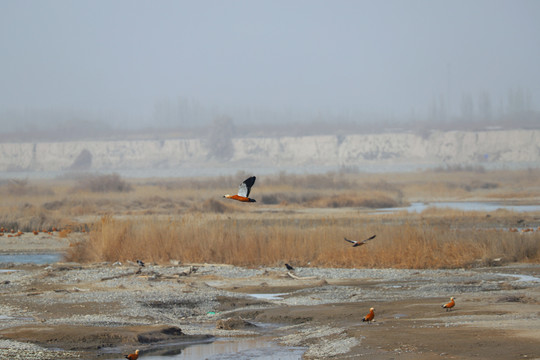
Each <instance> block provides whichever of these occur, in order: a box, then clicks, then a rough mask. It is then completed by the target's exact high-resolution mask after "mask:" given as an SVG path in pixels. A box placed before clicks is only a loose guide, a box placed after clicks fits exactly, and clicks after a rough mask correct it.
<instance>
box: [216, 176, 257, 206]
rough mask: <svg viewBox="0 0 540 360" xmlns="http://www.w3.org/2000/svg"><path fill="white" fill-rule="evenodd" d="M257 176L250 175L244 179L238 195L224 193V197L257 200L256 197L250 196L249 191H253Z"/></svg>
mask: <svg viewBox="0 0 540 360" xmlns="http://www.w3.org/2000/svg"><path fill="white" fill-rule="evenodd" d="M256 179H257V178H256V177H255V176H252V177H249V178H247V179H246V180H244V181H243V182H242V183H241V184H240V186H239V187H238V195H228V194H227V195H223V197H224V198H227V199H233V200H238V201H242V202H255V199H250V198H249V193H250V192H251V187H252V186H253V184H255V180H256Z"/></svg>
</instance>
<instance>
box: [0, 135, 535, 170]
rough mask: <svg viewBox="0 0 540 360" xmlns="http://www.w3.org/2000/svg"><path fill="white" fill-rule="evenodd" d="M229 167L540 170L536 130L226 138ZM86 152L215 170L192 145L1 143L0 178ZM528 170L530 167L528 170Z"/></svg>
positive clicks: (143, 164)
mask: <svg viewBox="0 0 540 360" xmlns="http://www.w3.org/2000/svg"><path fill="white" fill-rule="evenodd" d="M233 147H234V152H233V154H232V158H230V159H229V160H228V161H229V162H230V164H244V165H246V166H259V167H268V168H273V167H275V168H279V167H303V166H328V167H332V166H333V167H337V166H360V167H361V166H362V165H366V164H367V165H370V164H372V165H373V164H394V163H395V164H400V163H401V164H402V163H408V164H422V165H429V164H432V165H439V164H442V163H446V164H489V163H497V164H500V165H505V164H516V163H528V164H535V163H536V164H540V130H511V131H479V132H463V131H447V132H442V131H435V132H432V133H431V134H429V135H428V136H422V135H419V134H414V133H393V134H392V133H389V134H386V133H385V134H366V135H362V134H351V135H338V136H336V135H322V136H305V137H282V138H238V139H233ZM84 150H87V151H88V152H89V153H90V154H91V165H90V167H89V168H88V170H94V171H98V170H116V169H168V168H177V167H183V166H186V167H189V166H197V167H204V166H205V165H206V166H215V165H216V164H217V163H218V162H217V161H216V160H213V161H212V160H210V161H209V151H208V149H207V148H206V147H205V145H204V144H203V142H202V141H201V140H199V139H168V140H134V141H97V140H96V141H78V142H57V143H0V171H13V170H18V171H44V170H46V171H60V170H65V169H68V168H70V166H72V165H73V164H74V162H75V161H76V159H77V157H78V156H79V155H80V154H81V152H83V151H84ZM529 166H530V165H529Z"/></svg>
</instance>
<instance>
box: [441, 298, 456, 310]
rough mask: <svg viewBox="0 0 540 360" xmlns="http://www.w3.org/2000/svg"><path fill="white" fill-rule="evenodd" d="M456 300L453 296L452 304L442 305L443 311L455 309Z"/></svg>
mask: <svg viewBox="0 0 540 360" xmlns="http://www.w3.org/2000/svg"><path fill="white" fill-rule="evenodd" d="M454 300H455V299H454V297H453V296H452V297H451V298H450V302H449V303H446V304H444V305H441V307H442V308H443V309H446V311H448V310H450V309H451V308H453V307H454V306H456V302H455V301H454Z"/></svg>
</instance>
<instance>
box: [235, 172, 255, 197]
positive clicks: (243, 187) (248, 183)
mask: <svg viewBox="0 0 540 360" xmlns="http://www.w3.org/2000/svg"><path fill="white" fill-rule="evenodd" d="M256 179H257V178H256V177H255V176H252V177H249V178H247V179H246V180H244V182H243V183H241V184H240V187H239V188H238V195H240V196H245V197H249V193H250V192H251V187H252V186H253V184H255V180H256Z"/></svg>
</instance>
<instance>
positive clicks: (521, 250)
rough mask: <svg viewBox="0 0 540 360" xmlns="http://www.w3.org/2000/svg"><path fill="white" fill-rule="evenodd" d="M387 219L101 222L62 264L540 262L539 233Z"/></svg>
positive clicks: (109, 219)
mask: <svg viewBox="0 0 540 360" xmlns="http://www.w3.org/2000/svg"><path fill="white" fill-rule="evenodd" d="M392 217H393V216H388V215H386V216H382V217H381V216H369V217H365V218H364V219H363V220H359V218H358V216H356V215H355V216H343V217H341V218H334V217H323V218H318V219H317V218H313V217H312V218H303V217H299V216H287V215H286V214H283V215H271V216H269V215H268V214H259V215H251V216H249V217H247V218H246V217H244V216H240V215H238V214H237V215H227V216H223V215H204V214H189V215H185V216H182V217H181V218H180V219H178V220H173V219H167V220H164V219H160V218H157V217H150V218H149V217H141V218H131V219H124V220H120V219H115V218H114V217H111V216H106V217H103V218H102V219H101V220H100V221H99V222H97V223H96V224H95V225H94V227H93V229H92V231H91V232H90V234H89V237H88V239H87V240H86V241H83V242H80V243H78V244H77V245H76V246H74V247H72V248H71V249H70V252H69V254H68V257H67V259H68V260H71V261H79V262H97V261H126V260H132V261H134V260H135V259H143V260H145V261H148V262H157V263H167V262H169V261H170V260H179V261H181V262H186V263H200V262H202V263H223V264H233V265H238V266H260V265H265V266H281V265H283V264H284V263H285V262H289V263H292V264H294V265H296V266H323V267H372V268H376V267H379V268H380V267H383V268H386V267H394V268H418V269H425V268H457V267H470V266H478V265H490V264H491V263H493V262H494V261H498V260H495V259H499V258H502V261H505V262H515V261H520V262H527V261H529V262H538V261H540V232H532V233H528V234H519V233H512V232H509V231H504V230H489V229H479V230H471V229H462V230H460V229H455V228H453V227H452V226H450V223H449V222H448V221H447V223H446V224H436V223H437V222H441V221H440V219H438V221H435V222H433V223H432V222H430V221H426V220H425V219H423V218H422V215H418V216H416V217H413V218H410V219H409V220H407V219H404V218H402V217H399V216H398V218H394V219H393V220H392V221H389V220H391V218H392ZM394 217H395V216H394ZM484 218H485V215H484ZM463 221H464V222H466V220H463ZM458 222H459V220H458ZM371 234H377V238H376V239H375V240H373V241H371V242H370V243H368V244H367V245H365V246H362V247H358V248H352V247H351V246H350V244H348V243H346V242H345V241H343V237H344V236H347V237H350V238H356V239H361V238H362V237H367V236H369V235H371Z"/></svg>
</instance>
